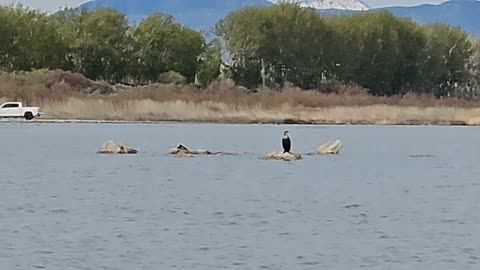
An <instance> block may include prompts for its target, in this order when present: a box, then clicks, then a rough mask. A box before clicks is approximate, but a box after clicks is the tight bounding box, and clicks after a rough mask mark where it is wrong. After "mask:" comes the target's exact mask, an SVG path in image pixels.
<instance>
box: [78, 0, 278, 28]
mask: <svg viewBox="0 0 480 270" xmlns="http://www.w3.org/2000/svg"><path fill="white" fill-rule="evenodd" d="M270 5H272V3H271V2H269V1H267V0H94V1H90V2H87V3H85V4H83V5H81V6H80V7H79V8H78V9H84V8H87V9H95V8H101V7H111V8H115V9H116V10H118V11H120V12H123V13H125V14H127V16H128V18H129V20H130V22H131V23H133V24H137V23H139V22H140V21H141V20H142V19H143V18H145V17H147V16H148V15H150V14H152V13H154V12H162V13H167V14H173V15H174V16H175V18H176V20H177V21H178V22H180V23H182V24H184V25H187V26H190V27H193V28H196V29H204V30H208V29H210V28H211V27H213V26H214V25H215V24H216V23H217V22H218V21H219V20H220V19H222V18H224V17H225V16H226V15H227V14H228V13H230V12H231V11H234V10H238V9H241V8H243V7H246V6H270Z"/></svg>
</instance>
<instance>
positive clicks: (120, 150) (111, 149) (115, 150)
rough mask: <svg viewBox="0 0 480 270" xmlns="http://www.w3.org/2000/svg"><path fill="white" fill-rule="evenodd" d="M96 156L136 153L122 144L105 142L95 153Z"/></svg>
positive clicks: (128, 146)
mask: <svg viewBox="0 0 480 270" xmlns="http://www.w3.org/2000/svg"><path fill="white" fill-rule="evenodd" d="M97 153H98V154H111V155H124V154H137V153H138V151H137V150H136V149H134V148H133V147H132V146H130V145H126V144H122V143H119V142H114V141H107V142H105V143H104V144H102V146H101V147H100V149H99V150H98V151H97Z"/></svg>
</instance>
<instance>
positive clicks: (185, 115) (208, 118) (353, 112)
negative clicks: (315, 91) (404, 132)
mask: <svg viewBox="0 0 480 270" xmlns="http://www.w3.org/2000/svg"><path fill="white" fill-rule="evenodd" d="M42 108H43V110H44V111H45V115H46V117H48V118H54V119H83V120H98V119H102V120H129V121H194V122H222V123H312V124H322V123H323V124H324V123H330V124H348V123H350V124H466V123H468V122H469V121H471V120H472V119H475V118H477V117H480V108H479V109H476V108H455V107H408V106H398V105H394V106H392V105H368V106H336V107H325V108H305V107H292V106H290V105H288V104H284V105H283V106H280V107H276V108H274V109H272V108H265V107H263V106H262V105H253V106H252V105H230V104H226V103H221V102H213V101H204V102H199V103H198V102H187V101H180V100H177V101H163V102H159V101H153V100H148V99H147V100H125V101H122V102H118V101H112V100H108V99H85V98H82V99H78V98H71V99H68V100H65V101H60V102H47V103H44V104H42Z"/></svg>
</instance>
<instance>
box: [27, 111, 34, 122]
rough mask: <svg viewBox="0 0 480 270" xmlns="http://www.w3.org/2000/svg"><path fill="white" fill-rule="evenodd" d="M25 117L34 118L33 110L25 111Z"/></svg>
mask: <svg viewBox="0 0 480 270" xmlns="http://www.w3.org/2000/svg"><path fill="white" fill-rule="evenodd" d="M25 119H26V120H32V119H33V113H32V112H26V113H25Z"/></svg>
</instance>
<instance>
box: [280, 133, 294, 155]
mask: <svg viewBox="0 0 480 270" xmlns="http://www.w3.org/2000/svg"><path fill="white" fill-rule="evenodd" d="M288 133H289V132H288V130H286V131H285V132H283V139H282V146H283V153H290V148H291V147H292V142H291V141H290V137H288Z"/></svg>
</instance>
